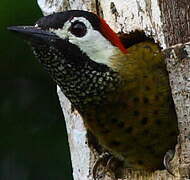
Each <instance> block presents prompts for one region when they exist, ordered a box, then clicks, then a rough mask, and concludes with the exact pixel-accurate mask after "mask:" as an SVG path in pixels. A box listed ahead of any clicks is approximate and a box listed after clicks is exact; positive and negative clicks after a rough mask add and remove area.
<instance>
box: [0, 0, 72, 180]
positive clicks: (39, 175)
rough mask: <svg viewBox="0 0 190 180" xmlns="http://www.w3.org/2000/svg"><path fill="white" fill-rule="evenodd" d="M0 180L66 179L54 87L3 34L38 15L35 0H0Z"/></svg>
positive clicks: (67, 161) (20, 42)
mask: <svg viewBox="0 0 190 180" xmlns="http://www.w3.org/2000/svg"><path fill="white" fill-rule="evenodd" d="M0 12H1V13H0V180H70V179H72V172H71V164H70V155H69V150H68V142H67V135H66V129H65V122H64V117H63V114H62V111H61V108H60V105H59V101H58V97H57V93H56V85H55V84H54V83H53V82H52V81H51V79H50V78H49V76H48V74H46V72H44V70H43V69H42V67H41V66H40V64H39V63H38V62H37V60H36V59H35V58H34V56H33V55H32V52H31V51H30V48H29V47H28V45H27V44H26V43H24V42H23V40H21V39H19V38H17V37H16V35H15V34H12V33H10V32H8V31H7V30H6V27H7V26H11V25H31V24H34V22H35V21H36V20H37V19H38V18H39V17H41V16H42V14H41V12H40V9H39V7H38V5H37V2H36V0H32V1H26V0H20V1H7V0H1V6H0Z"/></svg>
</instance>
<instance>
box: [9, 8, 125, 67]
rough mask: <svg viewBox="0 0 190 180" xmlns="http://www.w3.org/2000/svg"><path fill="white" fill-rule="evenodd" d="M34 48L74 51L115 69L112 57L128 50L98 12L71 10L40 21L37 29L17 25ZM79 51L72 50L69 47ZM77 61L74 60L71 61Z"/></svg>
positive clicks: (37, 23)
mask: <svg viewBox="0 0 190 180" xmlns="http://www.w3.org/2000/svg"><path fill="white" fill-rule="evenodd" d="M8 29H9V30H11V31H15V32H18V33H20V34H22V36H23V37H24V38H25V39H26V40H27V41H29V42H30V43H31V44H32V46H34V47H38V46H39V47H43V46H46V47H47V46H53V47H54V48H55V49H57V50H58V51H61V52H62V53H63V55H64V53H67V54H68V51H71V55H72V54H73V53H75V52H74V49H75V50H76V48H78V51H77V53H79V52H80V54H81V53H82V54H83V55H84V54H85V55H86V56H87V57H88V58H89V59H90V60H92V61H94V62H96V63H100V64H104V65H107V66H109V67H110V66H111V57H112V56H114V55H116V54H118V53H120V52H123V53H126V51H127V50H126V49H125V48H124V46H123V44H122V43H121V41H120V39H119V37H118V36H117V34H116V33H115V32H114V31H113V30H112V29H111V28H110V27H109V26H108V24H107V23H106V22H105V20H103V19H102V18H100V17H98V16H97V15H96V14H94V13H90V12H87V11H81V10H71V11H65V12H60V13H54V14H52V15H49V16H45V17H42V18H41V19H39V20H38V21H37V22H36V23H35V25H34V26H13V27H9V28H8ZM71 46H72V47H74V46H75V48H74V49H73V48H68V47H71ZM71 59H73V58H70V61H71Z"/></svg>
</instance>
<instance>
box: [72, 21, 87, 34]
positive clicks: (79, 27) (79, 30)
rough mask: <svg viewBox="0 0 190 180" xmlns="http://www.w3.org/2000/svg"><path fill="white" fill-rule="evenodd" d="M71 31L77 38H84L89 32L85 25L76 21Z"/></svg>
mask: <svg viewBox="0 0 190 180" xmlns="http://www.w3.org/2000/svg"><path fill="white" fill-rule="evenodd" d="M69 30H70V32H71V33H72V34H74V35H75V36H77V37H83V36H84V35H85V34H86V32H87V29H86V26H85V24H84V23H82V22H79V21H75V22H74V23H72V24H71V27H70V28H69Z"/></svg>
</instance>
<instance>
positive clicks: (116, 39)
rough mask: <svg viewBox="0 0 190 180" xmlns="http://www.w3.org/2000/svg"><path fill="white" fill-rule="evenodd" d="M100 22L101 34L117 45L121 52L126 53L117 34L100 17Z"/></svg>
mask: <svg viewBox="0 0 190 180" xmlns="http://www.w3.org/2000/svg"><path fill="white" fill-rule="evenodd" d="M100 22H101V32H102V34H103V35H104V36H105V37H106V38H107V39H109V41H110V42H111V43H112V44H113V45H114V46H117V47H118V48H119V49H120V50H121V51H122V52H123V53H127V49H126V48H125V47H124V45H123V44H122V42H121V40H120V39H119V37H118V35H117V34H116V33H115V32H114V31H113V30H112V29H111V28H110V27H109V25H108V24H107V23H106V21H105V20H104V19H102V18H100Z"/></svg>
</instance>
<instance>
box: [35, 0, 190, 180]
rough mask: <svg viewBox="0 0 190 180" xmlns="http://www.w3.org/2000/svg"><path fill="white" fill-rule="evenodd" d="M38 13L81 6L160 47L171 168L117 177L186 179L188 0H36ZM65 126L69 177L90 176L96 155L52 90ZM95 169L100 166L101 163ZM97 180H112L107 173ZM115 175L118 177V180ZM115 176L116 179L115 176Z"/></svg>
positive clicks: (82, 179)
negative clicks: (170, 122)
mask: <svg viewBox="0 0 190 180" xmlns="http://www.w3.org/2000/svg"><path fill="white" fill-rule="evenodd" d="M38 4H39V6H40V7H41V9H42V12H43V13H44V15H48V14H51V13H53V12H59V11H64V10H68V9H82V10H88V11H91V12H95V13H97V14H98V15H100V16H102V17H103V18H104V19H105V20H106V21H107V22H108V24H109V25H110V26H111V27H112V28H113V29H114V30H115V31H116V32H122V33H129V32H131V31H133V30H135V29H139V30H143V31H144V32H145V33H146V35H148V36H151V37H153V38H154V40H155V41H156V42H159V44H160V46H161V47H162V48H163V52H164V54H165V56H166V64H167V69H168V72H169V77H170V85H171V88H172V94H173V98H174V102H175V105H176V111H177V115H178V124H179V131H180V135H179V138H178V139H179V143H178V145H177V146H176V153H175V157H174V160H172V169H173V172H174V173H175V177H174V176H172V175H170V174H169V173H168V172H167V171H166V170H163V171H156V172H154V173H153V174H150V173H147V172H142V171H139V172H137V171H131V170H127V169H124V170H123V173H122V177H121V179H122V180H123V179H127V180H174V179H175V180H178V179H179V180H182V179H184V180H187V179H190V43H188V42H189V41H190V2H189V0H172V1H170V0H125V1H123V0H38ZM58 95H59V98H60V102H61V106H62V109H63V113H64V115H65V120H66V124H67V131H68V137H69V144H70V150H71V158H72V166H73V177H74V180H92V179H93V177H92V167H93V164H94V161H95V160H96V159H97V158H98V153H97V152H96V151H95V150H94V149H93V148H92V147H89V145H88V143H87V142H88V141H87V137H86V133H87V132H86V129H85V128H84V125H83V121H82V118H81V117H80V115H79V114H78V113H77V112H76V111H74V112H72V110H71V104H70V102H69V101H68V99H67V98H66V97H65V96H64V94H63V93H62V92H61V91H60V89H59V88H58ZM101 170H104V168H103V167H102V169H100V171H101ZM98 179H99V180H100V179H102V180H108V179H109V180H115V178H114V176H113V174H112V175H111V176H110V174H109V173H107V174H106V175H105V177H104V176H103V177H99V178H98ZM121 179H120V180H121ZM118 180H119V179H118Z"/></svg>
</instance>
